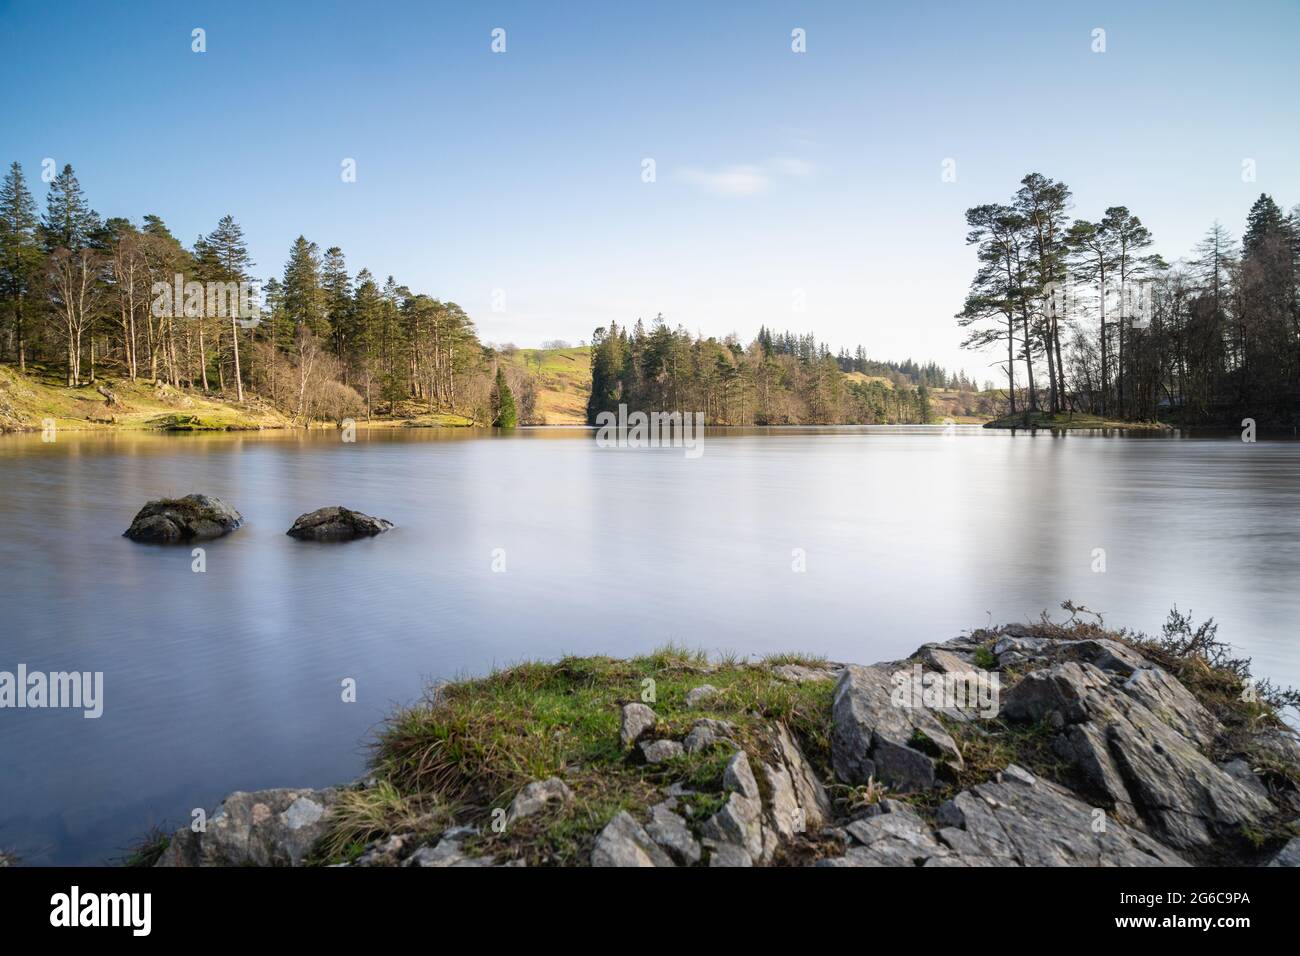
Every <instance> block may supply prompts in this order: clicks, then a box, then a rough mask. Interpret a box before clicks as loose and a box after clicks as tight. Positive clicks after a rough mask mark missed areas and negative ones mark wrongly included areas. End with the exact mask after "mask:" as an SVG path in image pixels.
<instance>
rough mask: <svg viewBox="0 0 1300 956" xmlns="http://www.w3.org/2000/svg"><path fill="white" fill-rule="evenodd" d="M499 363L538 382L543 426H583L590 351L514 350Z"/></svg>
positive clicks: (582, 348) (583, 348) (538, 413)
mask: <svg viewBox="0 0 1300 956" xmlns="http://www.w3.org/2000/svg"><path fill="white" fill-rule="evenodd" d="M502 361H504V362H505V363H506V364H508V365H514V366H516V367H517V368H522V369H526V370H527V371H528V372H530V373H532V374H533V375H535V376H536V379H537V406H536V413H537V415H538V416H540V418H541V419H543V421H542V422H540V424H546V425H585V424H586V422H587V398H588V396H590V394H591V347H590V346H586V345H584V346H579V347H576V348H567V349H516V350H515V351H514V352H512V353H511V354H509V355H504V354H503V355H502Z"/></svg>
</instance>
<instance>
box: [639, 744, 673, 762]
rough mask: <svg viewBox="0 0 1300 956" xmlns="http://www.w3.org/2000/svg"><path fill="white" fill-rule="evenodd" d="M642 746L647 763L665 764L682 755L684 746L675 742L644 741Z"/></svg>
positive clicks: (642, 753)
mask: <svg viewBox="0 0 1300 956" xmlns="http://www.w3.org/2000/svg"><path fill="white" fill-rule="evenodd" d="M640 746H641V756H642V757H643V758H644V759H645V762H646V763H663V762H664V761H666V760H672V759H673V758H674V757H680V756H681V755H682V745H681V744H679V743H678V742H677V741H675V740H643V741H641V745H640Z"/></svg>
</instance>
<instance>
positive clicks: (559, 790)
mask: <svg viewBox="0 0 1300 956" xmlns="http://www.w3.org/2000/svg"><path fill="white" fill-rule="evenodd" d="M572 802H573V791H572V790H570V789H569V786H568V784H566V783H565V782H564V781H563V780H561V779H560V778H559V777H548V778H547V779H546V780H535V781H533V782H532V783H530V784H528V785H526V786H525V787H524V788H523V789H522V790H520V791H519V792H518V793H517V794H515V798H514V799H513V800H511V801H510V808H509V809H508V810H506V826H507V827H509V826H510V824H512V823H515V822H516V821H518V820H523V819H524V818H526V817H531V816H532V815H533V814H535V813H540V812H541V811H543V810H546V809H548V808H555V807H562V806H565V805H567V804H570V803H572Z"/></svg>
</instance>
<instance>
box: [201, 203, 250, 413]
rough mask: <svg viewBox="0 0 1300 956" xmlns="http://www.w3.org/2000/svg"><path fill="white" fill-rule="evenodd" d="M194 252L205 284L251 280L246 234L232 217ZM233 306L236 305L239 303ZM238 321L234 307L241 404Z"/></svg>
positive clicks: (233, 336)
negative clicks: (245, 240)
mask: <svg viewBox="0 0 1300 956" xmlns="http://www.w3.org/2000/svg"><path fill="white" fill-rule="evenodd" d="M194 252H195V257H196V259H197V260H198V261H197V265H198V270H199V275H200V277H201V278H202V279H204V280H205V281H215V282H233V283H242V282H247V281H249V278H250V274H249V270H250V269H252V267H253V260H252V259H251V258H250V257H249V255H248V246H247V245H246V244H245V243H244V231H243V230H242V229H241V228H240V227H239V224H238V223H236V222H235V219H234V217H233V216H229V215H226V216H222V217H221V221H220V222H218V223H217V228H216V229H214V230H212V232H211V233H209V234H208V235H207V236H204V237H203V238H202V239H201V240H200V241H199V242H198V243H195V247H194ZM231 305H232V306H237V305H238V300H236V302H235V303H231ZM239 318H241V317H240V316H239V315H238V309H237V308H236V307H232V308H231V309H230V341H231V343H232V347H233V352H234V363H235V395H236V398H237V399H238V400H239V401H241V402H242V401H243V400H244V382H243V375H242V372H241V370H240V367H239V323H238V319H239ZM200 321H202V320H200ZM218 344H220V343H219V342H218Z"/></svg>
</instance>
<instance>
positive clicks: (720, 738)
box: [682, 717, 736, 753]
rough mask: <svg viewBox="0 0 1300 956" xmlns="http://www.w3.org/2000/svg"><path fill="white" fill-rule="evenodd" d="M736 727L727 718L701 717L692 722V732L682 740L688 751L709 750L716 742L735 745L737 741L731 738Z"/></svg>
mask: <svg viewBox="0 0 1300 956" xmlns="http://www.w3.org/2000/svg"><path fill="white" fill-rule="evenodd" d="M735 732H736V729H735V728H734V727H732V726H731V724H729V723H727V722H726V721H725V720H714V719H713V718H711V717H701V718H700V719H699V720H697V721H696V722H695V723H693V724H691V730H690V733H688V734H687V735H686V739H685V740H684V741H682V745H683V746H684V747H685V749H686V752H687V753H697V752H698V751H701V750H708V749H709V748H710V747H712V746H714V745H715V744H719V743H725V744H727V745H729V746H732V747H734V746H735V745H736V744H735V741H734V740H732V739H731V736H732V734H734V733H735Z"/></svg>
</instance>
